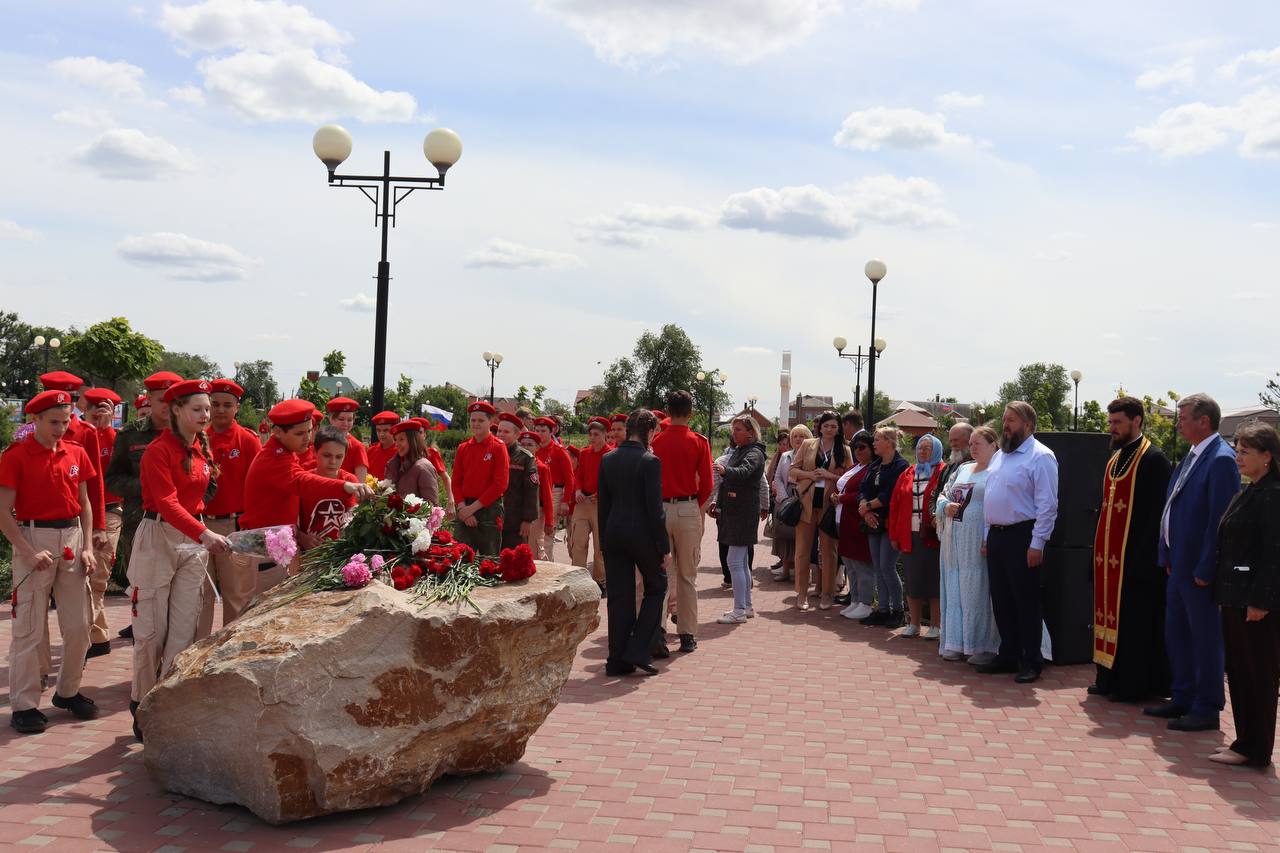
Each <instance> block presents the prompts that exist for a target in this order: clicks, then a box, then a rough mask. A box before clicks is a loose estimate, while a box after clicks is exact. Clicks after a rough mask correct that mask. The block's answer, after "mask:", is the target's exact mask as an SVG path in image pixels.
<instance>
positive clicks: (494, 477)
mask: <svg viewBox="0 0 1280 853" xmlns="http://www.w3.org/2000/svg"><path fill="white" fill-rule="evenodd" d="M510 466H511V457H510V456H509V455H508V454H507V445H506V444H505V443H503V441H502V439H500V438H498V437H497V436H496V435H486V436H485V437H484V438H482V439H480V440H479V441H476V440H475V439H474V438H468V439H467V440H466V441H464V442H462V444H459V445H458V450H457V451H456V452H455V453H454V457H453V499H454V501H456V502H457V503H458V505H459V508H461V506H462V504H463V503H464V502H465V501H469V500H479V501H480V505H481V506H484V507H487V506H491V505H492V504H493V502H494V501H496V500H498V499H499V498H501V497H502V496H503V495H505V494H506V493H507V483H508V481H509V480H510V478H511V470H510Z"/></svg>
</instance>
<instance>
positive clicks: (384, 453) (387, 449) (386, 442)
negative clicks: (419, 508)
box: [365, 412, 400, 480]
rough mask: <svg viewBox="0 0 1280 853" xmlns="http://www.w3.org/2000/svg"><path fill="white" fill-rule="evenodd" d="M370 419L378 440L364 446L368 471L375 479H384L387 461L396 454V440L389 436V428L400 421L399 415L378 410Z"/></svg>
mask: <svg viewBox="0 0 1280 853" xmlns="http://www.w3.org/2000/svg"><path fill="white" fill-rule="evenodd" d="M371 420H372V422H373V431H374V433H375V434H376V435H377V437H378V440H377V441H375V442H373V443H372V444H370V445H369V446H368V447H367V448H365V455H366V456H367V457H368V462H369V473H370V474H372V475H373V476H374V478H375V479H378V480H384V479H386V476H387V463H388V462H390V461H391V457H392V456H395V455H396V442H395V439H394V438H393V437H392V436H391V428H392V427H393V426H395V425H396V424H398V423H400V416H399V415H398V414H396V413H395V412H378V414H376V415H374V416H373V418H372V419H371Z"/></svg>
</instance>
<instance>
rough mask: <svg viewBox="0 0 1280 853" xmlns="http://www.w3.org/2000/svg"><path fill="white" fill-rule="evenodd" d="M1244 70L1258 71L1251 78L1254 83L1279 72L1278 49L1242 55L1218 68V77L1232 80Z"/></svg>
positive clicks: (1279, 59) (1279, 50)
mask: <svg viewBox="0 0 1280 853" xmlns="http://www.w3.org/2000/svg"><path fill="white" fill-rule="evenodd" d="M1246 68H1256V69H1257V70H1258V72H1259V73H1258V74H1257V75H1256V76H1255V77H1254V78H1252V79H1253V80H1254V81H1257V80H1260V79H1263V78H1265V77H1269V76H1271V75H1272V74H1275V73H1277V72H1280V47H1277V48H1274V49H1273V50H1251V51H1249V52H1248V53H1242V54H1240V55H1239V56H1237V57H1236V58H1235V59H1233V60H1231V61H1230V62H1228V63H1226V64H1225V65H1222V66H1220V67H1219V68H1218V76H1219V77H1224V78H1226V79H1228V80H1234V79H1236V77H1237V76H1238V75H1239V74H1240V71H1241V69H1246Z"/></svg>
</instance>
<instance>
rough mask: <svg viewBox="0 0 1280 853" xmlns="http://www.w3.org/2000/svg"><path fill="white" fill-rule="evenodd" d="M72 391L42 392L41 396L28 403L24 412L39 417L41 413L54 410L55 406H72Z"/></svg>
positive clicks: (38, 395) (36, 396)
mask: <svg viewBox="0 0 1280 853" xmlns="http://www.w3.org/2000/svg"><path fill="white" fill-rule="evenodd" d="M70 405H71V392H70V391H60V390H53V391H41V392H40V393H39V394H37V395H35V396H34V397H32V398H31V399H30V400H28V401H27V405H26V408H25V409H24V411H25V412H26V413H27V414H28V415H38V414H40V413H41V412H44V411H47V410H49V409H52V408H53V407H55V406H70Z"/></svg>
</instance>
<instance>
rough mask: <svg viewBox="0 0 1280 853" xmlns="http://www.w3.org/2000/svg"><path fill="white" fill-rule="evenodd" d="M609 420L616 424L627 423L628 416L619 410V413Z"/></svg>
mask: <svg viewBox="0 0 1280 853" xmlns="http://www.w3.org/2000/svg"><path fill="white" fill-rule="evenodd" d="M609 422H610V423H615V424H625V423H626V422H627V416H626V415H624V414H622V413H621V412H619V413H618V414H616V415H614V416H613V417H611V418H609Z"/></svg>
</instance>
